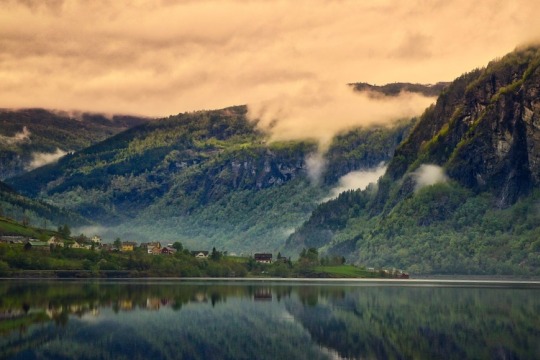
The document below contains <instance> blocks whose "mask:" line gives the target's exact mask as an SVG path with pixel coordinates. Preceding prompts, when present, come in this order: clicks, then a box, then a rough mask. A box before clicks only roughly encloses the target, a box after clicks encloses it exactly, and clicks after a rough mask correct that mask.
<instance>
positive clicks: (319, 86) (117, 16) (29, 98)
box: [0, 0, 540, 131]
mask: <svg viewBox="0 0 540 360" xmlns="http://www.w3.org/2000/svg"><path fill="white" fill-rule="evenodd" d="M539 15H540V3H539V2H537V1H530V0H516V1H500V0H492V1H487V2H481V3H478V2H470V1H466V0H455V1H450V2H449V1H447V2H442V1H425V0H411V1H399V0H380V1H357V0H341V1H331V0H295V1H292V0H289V1H287V0H276V1H267V0H200V1H163V0H131V1H130V0H126V1H114V2H111V1H105V0H95V1H86V0H65V1H61V0H54V1H46V2H44V1H35V0H24V1H15V0H0V33H1V34H2V36H1V37H0V78H1V79H2V81H1V82H0V107H8V108H13V107H15V108H21V107H22V108H27V107H44V108H54V109H65V110H71V109H74V110H82V111H92V112H103V113H132V114H139V115H146V116H150V117H155V116H166V115H169V114H174V113H178V112H181V111H190V110H199V109H210V108H221V107H225V106H230V105H235V104H250V105H252V106H259V105H258V104H265V103H266V104H268V106H269V107H270V108H280V107H281V106H279V104H283V103H286V102H287V101H289V100H288V99H289V97H290V98H291V100H290V101H291V102H292V103H293V104H295V106H296V104H298V102H299V101H298V99H299V97H301V96H302V95H303V94H305V93H308V94H310V95H311V96H312V98H316V97H315V95H316V93H317V92H319V91H322V92H323V94H322V95H321V96H323V100H325V101H327V102H326V104H328V105H327V106H328V107H330V105H331V104H332V102H334V103H335V105H336V106H337V105H341V104H342V101H341V100H339V99H341V98H342V97H341V95H340V94H339V93H336V91H338V92H339V91H340V90H339V89H338V88H339V86H342V85H344V84H347V83H351V82H357V81H364V82H368V83H374V84H383V83H389V82H394V81H409V82H415V83H435V82H437V81H446V80H451V79H453V78H455V77H457V76H459V75H460V74H462V73H463V72H466V71H469V70H470V69H472V68H475V67H478V66H483V65H485V64H486V63H487V62H488V61H489V60H491V59H493V58H495V57H498V56H502V55H504V54H505V53H507V52H509V51H511V50H512V49H514V48H515V47H516V45H518V44H520V43H524V42H530V41H534V40H537V39H539V35H540V23H539V22H538V21H536V20H537V19H538V16H539ZM335 89H338V90H335ZM324 95H326V96H324ZM332 99H338V100H332ZM343 99H347V98H343ZM343 101H345V100H343ZM359 101H361V100H359ZM380 105H384V104H380ZM300 108H301V107H296V109H297V110H296V111H298V110H299V109H300ZM355 109H356V108H355ZM292 115H295V113H293V114H292ZM305 118H307V116H306V117H305ZM336 118H337V117H336ZM328 121H329V122H331V121H337V120H336V119H335V118H331V119H329V120H328ZM282 126H285V125H282ZM293 130H294V131H296V129H293Z"/></svg>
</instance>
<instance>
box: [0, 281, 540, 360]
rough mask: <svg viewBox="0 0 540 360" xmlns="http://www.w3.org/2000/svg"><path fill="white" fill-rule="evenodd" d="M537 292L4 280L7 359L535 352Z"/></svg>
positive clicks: (1, 344) (1, 308) (2, 351)
mask: <svg viewBox="0 0 540 360" xmlns="http://www.w3.org/2000/svg"><path fill="white" fill-rule="evenodd" d="M539 295H540V289H539V288H535V287H532V288H515V287H512V286H508V287H497V288H490V287H440V286H430V287H425V286H394V285H388V284H375V285H373V284H370V285H365V284H364V285H358V284H356V285H328V284H325V285H320V284H319V285H317V284H296V285H293V284H285V283H283V284H270V285H268V284H257V283H253V284H243V283H205V282H193V283H189V282H181V283H144V282H140V283H137V282H135V283H130V282H127V283H114V282H40V283H35V282H22V283H17V282H2V283H0V358H16V359H17V358H21V359H22V358H24V359H27V358H30V359H31V358H53V359H54V358H104V359H108V358H111V359H121V358H126V359H136V358H155V359H178V358H189V359H247V358H249V359H255V358H256V359H275V358H287V359H291V358H297V359H302V358H307V359H319V358H320V359H327V358H377V359H393V358H396V359H398V358H411V359H422V358H426V359H427V358H445V359H448V358H459V359H463V358H507V359H509V358H523V359H534V358H540V315H539V314H540V296H539Z"/></svg>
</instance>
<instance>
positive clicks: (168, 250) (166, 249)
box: [161, 246, 176, 255]
mask: <svg viewBox="0 0 540 360" xmlns="http://www.w3.org/2000/svg"><path fill="white" fill-rule="evenodd" d="M161 253H162V254H165V255H174V254H176V249H175V248H173V247H170V246H165V247H164V248H163V249H161Z"/></svg>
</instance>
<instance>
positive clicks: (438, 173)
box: [412, 164, 448, 192]
mask: <svg viewBox="0 0 540 360" xmlns="http://www.w3.org/2000/svg"><path fill="white" fill-rule="evenodd" d="M412 175H413V177H414V179H415V181H416V186H415V188H414V191H415V192H417V191H419V190H420V189H422V188H423V187H426V186H431V185H435V184H438V183H445V182H447V181H448V176H446V173H445V172H444V169H443V168H442V167H440V166H437V165H430V164H424V165H421V166H420V167H419V168H418V169H417V170H416V171H415V172H413V173H412Z"/></svg>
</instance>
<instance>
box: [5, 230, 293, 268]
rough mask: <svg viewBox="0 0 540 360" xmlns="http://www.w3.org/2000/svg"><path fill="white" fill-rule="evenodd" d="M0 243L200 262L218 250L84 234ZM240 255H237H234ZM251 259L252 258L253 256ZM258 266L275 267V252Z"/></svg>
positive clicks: (258, 257) (16, 238)
mask: <svg viewBox="0 0 540 360" xmlns="http://www.w3.org/2000/svg"><path fill="white" fill-rule="evenodd" d="M0 244H12V245H14V244H18V245H22V246H24V249H25V250H28V251H43V252H50V251H51V250H54V249H56V248H69V249H84V250H90V251H105V252H120V253H130V252H134V251H138V252H141V251H142V252H143V253H146V254H149V255H174V254H176V253H177V252H179V251H180V252H182V251H183V252H184V253H189V254H191V256H193V257H194V258H196V259H208V258H209V256H211V255H212V254H214V256H215V254H216V252H217V250H216V249H215V248H213V249H212V252H210V251H208V250H196V251H189V250H187V249H184V247H183V245H182V244H181V243H180V242H175V243H167V244H166V245H163V244H162V243H161V242H159V241H154V242H143V243H141V244H138V243H137V242H135V241H121V240H120V239H116V240H115V241H114V243H112V244H110V243H104V242H103V240H102V238H101V237H100V236H99V235H94V236H93V237H91V238H88V237H86V236H84V235H80V236H78V237H76V238H74V239H71V240H63V239H62V238H60V237H59V236H51V237H50V238H49V240H47V241H41V240H39V239H34V238H28V237H25V236H6V235H4V236H0ZM218 253H219V256H221V255H227V252H223V253H221V252H218ZM231 255H232V256H236V254H234V253H233V254H231ZM250 257H251V256H250ZM252 258H253V259H254V260H255V261H256V262H257V263H261V264H271V263H272V262H273V255H272V254H271V253H255V254H253V257H252ZM287 260H288V259H287V258H286V257H282V256H281V255H280V254H278V257H277V261H282V262H285V261H287Z"/></svg>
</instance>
